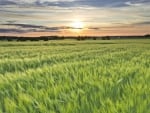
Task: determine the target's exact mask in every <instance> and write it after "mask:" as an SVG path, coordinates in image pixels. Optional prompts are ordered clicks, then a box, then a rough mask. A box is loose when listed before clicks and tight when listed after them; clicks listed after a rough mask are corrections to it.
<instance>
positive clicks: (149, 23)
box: [133, 21, 150, 25]
mask: <svg viewBox="0 0 150 113" xmlns="http://www.w3.org/2000/svg"><path fill="white" fill-rule="evenodd" d="M133 25H150V21H145V22H137V23H134V24H133Z"/></svg>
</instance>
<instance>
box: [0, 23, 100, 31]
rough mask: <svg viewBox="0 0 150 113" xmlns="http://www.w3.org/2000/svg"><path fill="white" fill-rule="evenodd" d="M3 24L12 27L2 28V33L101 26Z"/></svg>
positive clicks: (94, 28)
mask: <svg viewBox="0 0 150 113" xmlns="http://www.w3.org/2000/svg"><path fill="white" fill-rule="evenodd" d="M0 25H3V26H7V27H8V26H10V27H14V28H13V29H12V28H9V27H8V28H7V29H6V28H0V33H27V32H61V31H62V30H69V29H89V30H99V29H100V28H99V27H87V28H74V27H70V26H58V27H47V26H41V25H31V24H15V23H12V24H9V23H8V24H0Z"/></svg>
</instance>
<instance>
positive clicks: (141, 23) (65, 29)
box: [0, 0, 150, 36]
mask: <svg viewBox="0 0 150 113" xmlns="http://www.w3.org/2000/svg"><path fill="white" fill-rule="evenodd" d="M148 33H150V0H0V35H17V36H43V35H60V36H62V35H64V36H74V35H75V36H77V35H86V36H87V35H88V36H89V35H90V36H93V35H94V36H101V35H144V34H148Z"/></svg>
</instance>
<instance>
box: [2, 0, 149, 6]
mask: <svg viewBox="0 0 150 113" xmlns="http://www.w3.org/2000/svg"><path fill="white" fill-rule="evenodd" d="M127 2H128V3H127ZM137 3H150V0H76V1H69V2H67V1H50V0H47V1H46V0H44V1H42V0H40V1H39V0H37V1H35V2H32V0H31V2H30V3H26V2H25V1H24V0H23V1H22V3H21V4H20V2H17V1H15V0H0V5H16V4H18V5H24V4H27V5H29V4H31V5H35V6H59V7H80V6H93V7H105V6H109V7H121V6H128V5H131V4H137Z"/></svg>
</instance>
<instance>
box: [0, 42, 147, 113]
mask: <svg viewBox="0 0 150 113" xmlns="http://www.w3.org/2000/svg"><path fill="white" fill-rule="evenodd" d="M0 113H150V40H148V39H147V40H146V39H145V40H110V41H102V40H97V41H92V40H91V41H73V40H72V41H71V40H64V41H49V42H44V41H41V42H0Z"/></svg>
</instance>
